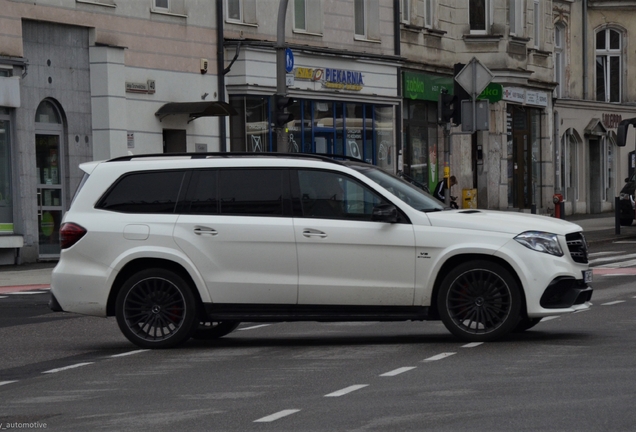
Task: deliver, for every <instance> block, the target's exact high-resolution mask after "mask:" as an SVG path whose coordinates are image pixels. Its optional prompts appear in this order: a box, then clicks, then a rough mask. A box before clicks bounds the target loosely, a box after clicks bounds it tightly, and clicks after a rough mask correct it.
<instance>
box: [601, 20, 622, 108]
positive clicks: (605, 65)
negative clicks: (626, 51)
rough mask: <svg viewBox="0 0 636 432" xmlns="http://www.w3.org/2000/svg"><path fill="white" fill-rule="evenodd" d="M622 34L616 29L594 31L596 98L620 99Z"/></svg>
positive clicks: (607, 100) (611, 100) (617, 100)
mask: <svg viewBox="0 0 636 432" xmlns="http://www.w3.org/2000/svg"><path fill="white" fill-rule="evenodd" d="M621 68H622V36H621V34H620V32H619V31H618V30H615V29H610V28H608V29H603V30H600V31H598V32H597V33H596V100H597V101H601V102H620V101H621Z"/></svg>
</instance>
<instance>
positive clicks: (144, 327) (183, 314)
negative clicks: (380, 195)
mask: <svg viewBox="0 0 636 432" xmlns="http://www.w3.org/2000/svg"><path fill="white" fill-rule="evenodd" d="M196 306H197V305H196V300H195V297H194V295H193V293H192V290H191V288H190V286H189V285H188V283H187V282H185V281H184V280H183V278H181V277H180V276H179V275H177V274H176V273H174V272H171V271H169V270H165V269H160V268H153V269H146V270H143V271H140V272H139V273H136V274H134V275H133V276H131V277H130V278H129V279H128V280H127V281H126V282H125V283H124V285H123V286H122V288H121V290H120V291H119V294H118V295H117V306H116V307H117V311H116V315H117V324H119V328H120V329H121V331H122V333H123V334H124V336H126V338H128V340H130V341H131V342H132V343H134V344H135V345H137V346H139V347H141V348H172V347H175V346H177V345H179V344H181V343H183V342H185V341H186V340H188V339H189V338H190V336H191V335H192V331H193V329H194V326H195V324H198V317H197V307H196Z"/></svg>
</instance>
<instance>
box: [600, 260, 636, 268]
mask: <svg viewBox="0 0 636 432" xmlns="http://www.w3.org/2000/svg"><path fill="white" fill-rule="evenodd" d="M635 265H636V259H632V260H628V261H617V262H614V263H612V264H603V265H600V266H595V268H625V267H633V266H635Z"/></svg>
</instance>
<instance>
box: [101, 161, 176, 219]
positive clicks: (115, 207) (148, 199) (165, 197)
mask: <svg viewBox="0 0 636 432" xmlns="http://www.w3.org/2000/svg"><path fill="white" fill-rule="evenodd" d="M184 176H185V172H184V171H149V172H139V173H132V174H127V175H125V176H123V177H121V178H120V179H119V180H118V181H117V182H116V183H115V184H114V185H113V186H112V187H111V188H110V189H109V190H108V191H107V192H106V194H105V195H104V196H103V197H102V199H101V200H99V202H98V203H97V206H96V207H97V208H99V209H103V210H110V211H115V212H122V213H174V210H175V206H176V204H177V199H178V198H179V191H180V190H181V185H182V183H183V178H184Z"/></svg>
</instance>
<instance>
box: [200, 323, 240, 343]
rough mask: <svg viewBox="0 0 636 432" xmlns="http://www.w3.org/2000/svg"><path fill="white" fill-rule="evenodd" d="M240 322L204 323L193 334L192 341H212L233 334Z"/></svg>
mask: <svg viewBox="0 0 636 432" xmlns="http://www.w3.org/2000/svg"><path fill="white" fill-rule="evenodd" d="M239 324H241V323H240V321H204V322H203V321H202V322H200V323H199V325H198V327H197V328H196V330H195V331H194V333H192V339H198V340H212V339H218V338H221V337H223V336H225V335H227V334H230V333H232V332H233V331H234V330H236V328H237V327H238V326H239Z"/></svg>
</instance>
